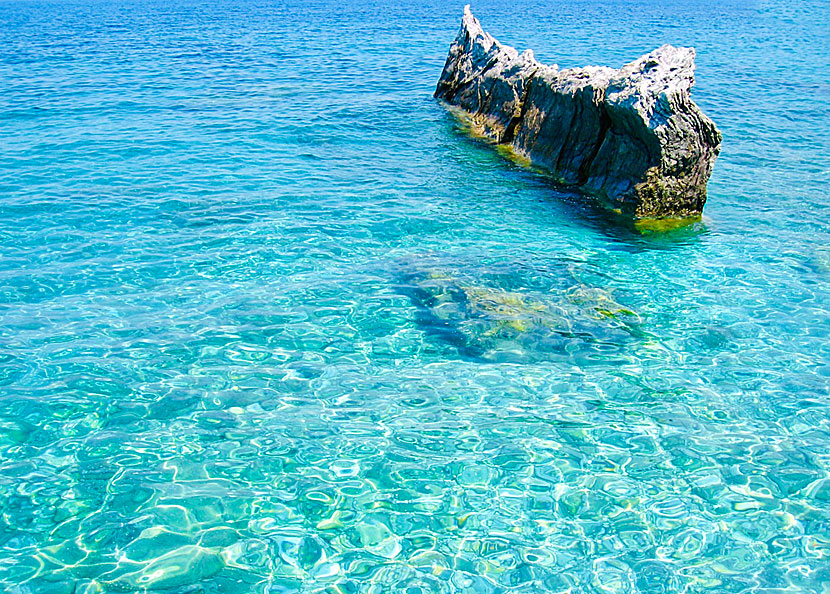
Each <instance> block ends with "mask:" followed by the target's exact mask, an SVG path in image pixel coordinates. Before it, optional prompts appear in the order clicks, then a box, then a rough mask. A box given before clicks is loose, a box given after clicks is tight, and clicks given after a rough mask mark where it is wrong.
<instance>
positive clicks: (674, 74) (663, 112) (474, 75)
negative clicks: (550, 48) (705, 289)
mask: <svg viewBox="0 0 830 594" xmlns="http://www.w3.org/2000/svg"><path fill="white" fill-rule="evenodd" d="M694 58H695V51H694V49H692V48H677V47H672V46H671V45H664V46H662V47H660V48H658V49H656V50H654V51H653V52H651V53H649V54H646V55H645V56H643V57H641V58H640V59H638V60H635V61H634V62H631V63H630V64H627V65H625V66H623V67H622V68H620V69H619V70H615V69H613V68H607V67H598V66H588V67H585V68H569V69H565V70H560V69H559V68H558V66H556V65H552V66H547V65H544V64H541V63H539V62H538V61H536V59H535V58H534V57H533V52H532V51H530V50H527V51H525V52H524V53H521V54H520V53H519V52H518V51H516V50H515V49H514V48H512V47H509V46H506V45H502V44H501V43H499V42H498V41H497V40H496V39H494V38H493V37H492V36H491V35H489V34H488V33H486V32H485V31H484V30H483V29H482V28H481V24H480V23H479V21H478V20H477V19H476V18H475V17H474V16H473V15H472V13H471V12H470V7H469V6H466V7H465V8H464V16H463V18H462V21H461V30H460V31H459V33H458V37H456V39H455V41H454V42H453V43H452V45H451V46H450V53H449V57H448V58H447V63H446V65H445V66H444V71H443V73H442V74H441V78H440V80H439V81H438V88H437V89H436V91H435V96H436V97H437V98H439V99H442V100H444V101H446V102H447V103H449V104H451V105H455V106H457V107H459V108H461V109H462V110H463V111H464V112H466V114H467V115H468V116H469V118H470V120H471V122H472V124H473V125H474V126H475V127H476V128H477V129H478V131H479V132H480V133H482V134H483V135H485V136H486V137H488V138H490V139H492V140H493V141H495V142H497V143H500V144H506V145H509V146H510V148H511V149H512V150H513V151H514V152H515V153H517V154H518V155H520V156H523V157H525V158H527V159H529V160H530V161H531V162H533V163H535V164H537V165H541V166H543V167H545V168H546V169H549V170H550V171H551V172H552V173H553V174H554V175H556V176H557V177H558V178H559V179H560V181H561V182H563V183H565V184H568V185H572V186H576V187H579V188H581V189H583V190H584V191H586V192H588V193H590V194H593V195H595V196H597V197H598V198H599V199H600V200H601V201H603V202H605V203H607V204H609V205H610V206H611V207H612V208H615V209H620V210H621V211H623V212H625V213H630V214H632V215H634V216H635V217H638V218H664V217H686V216H694V215H699V214H700V213H701V211H702V210H703V205H704V204H705V202H706V182H707V181H708V179H709V176H710V175H711V173H712V167H713V166H714V163H715V159H716V158H717V155H718V152H719V150H720V142H721V134H720V132H719V131H718V129H717V127H716V126H715V124H714V122H712V120H710V119H709V118H708V117H706V115H704V114H703V112H702V111H701V110H700V109H699V108H698V106H697V105H695V103H694V102H693V101H692V99H691V97H690V94H689V91H690V89H691V87H692V85H693V84H694Z"/></svg>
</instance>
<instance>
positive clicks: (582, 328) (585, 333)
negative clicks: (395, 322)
mask: <svg viewBox="0 0 830 594" xmlns="http://www.w3.org/2000/svg"><path fill="white" fill-rule="evenodd" d="M400 281H401V285H400V286H401V289H402V291H403V292H404V293H405V294H407V295H408V296H409V297H410V299H411V300H412V302H413V304H414V305H415V306H416V307H417V311H418V313H417V316H416V321H417V323H418V325H419V326H420V327H421V328H423V329H424V330H425V331H426V332H427V333H428V334H430V335H431V336H433V337H434V338H436V339H438V340H439V341H440V342H441V343H444V344H446V345H448V346H451V347H453V348H454V349H456V350H457V352H458V354H460V355H461V356H463V357H465V358H469V359H475V360H481V361H491V362H506V361H512V362H527V361H536V360H545V359H549V358H551V357H558V356H562V355H568V354H571V355H580V354H586V353H591V352H594V351H603V352H605V353H610V352H613V351H618V350H619V351H624V350H627V349H628V348H629V347H630V346H631V343H632V341H639V340H642V339H644V338H647V335H646V333H645V332H644V331H643V330H642V328H641V320H640V317H639V316H638V315H637V314H636V313H635V312H633V311H631V310H629V309H627V308H625V307H624V306H622V305H620V304H619V303H617V302H616V301H615V300H614V299H613V298H612V297H611V296H610V294H608V293H607V292H606V291H603V290H602V289H599V288H596V287H589V286H586V285H582V284H576V285H572V286H570V287H568V288H566V289H564V290H562V291H557V292H556V293H555V294H551V295H545V294H542V293H528V292H527V291H513V290H509V289H505V288H502V287H497V286H492V285H489V284H485V283H483V282H481V281H480V280H478V281H477V280H473V279H469V278H466V277H465V276H464V275H460V274H454V273H452V272H450V271H449V270H447V269H443V268H440V267H437V268H436V267H431V266H424V265H416V266H413V267H411V268H408V269H407V270H406V271H405V272H403V273H402V274H401V276H400Z"/></svg>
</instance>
